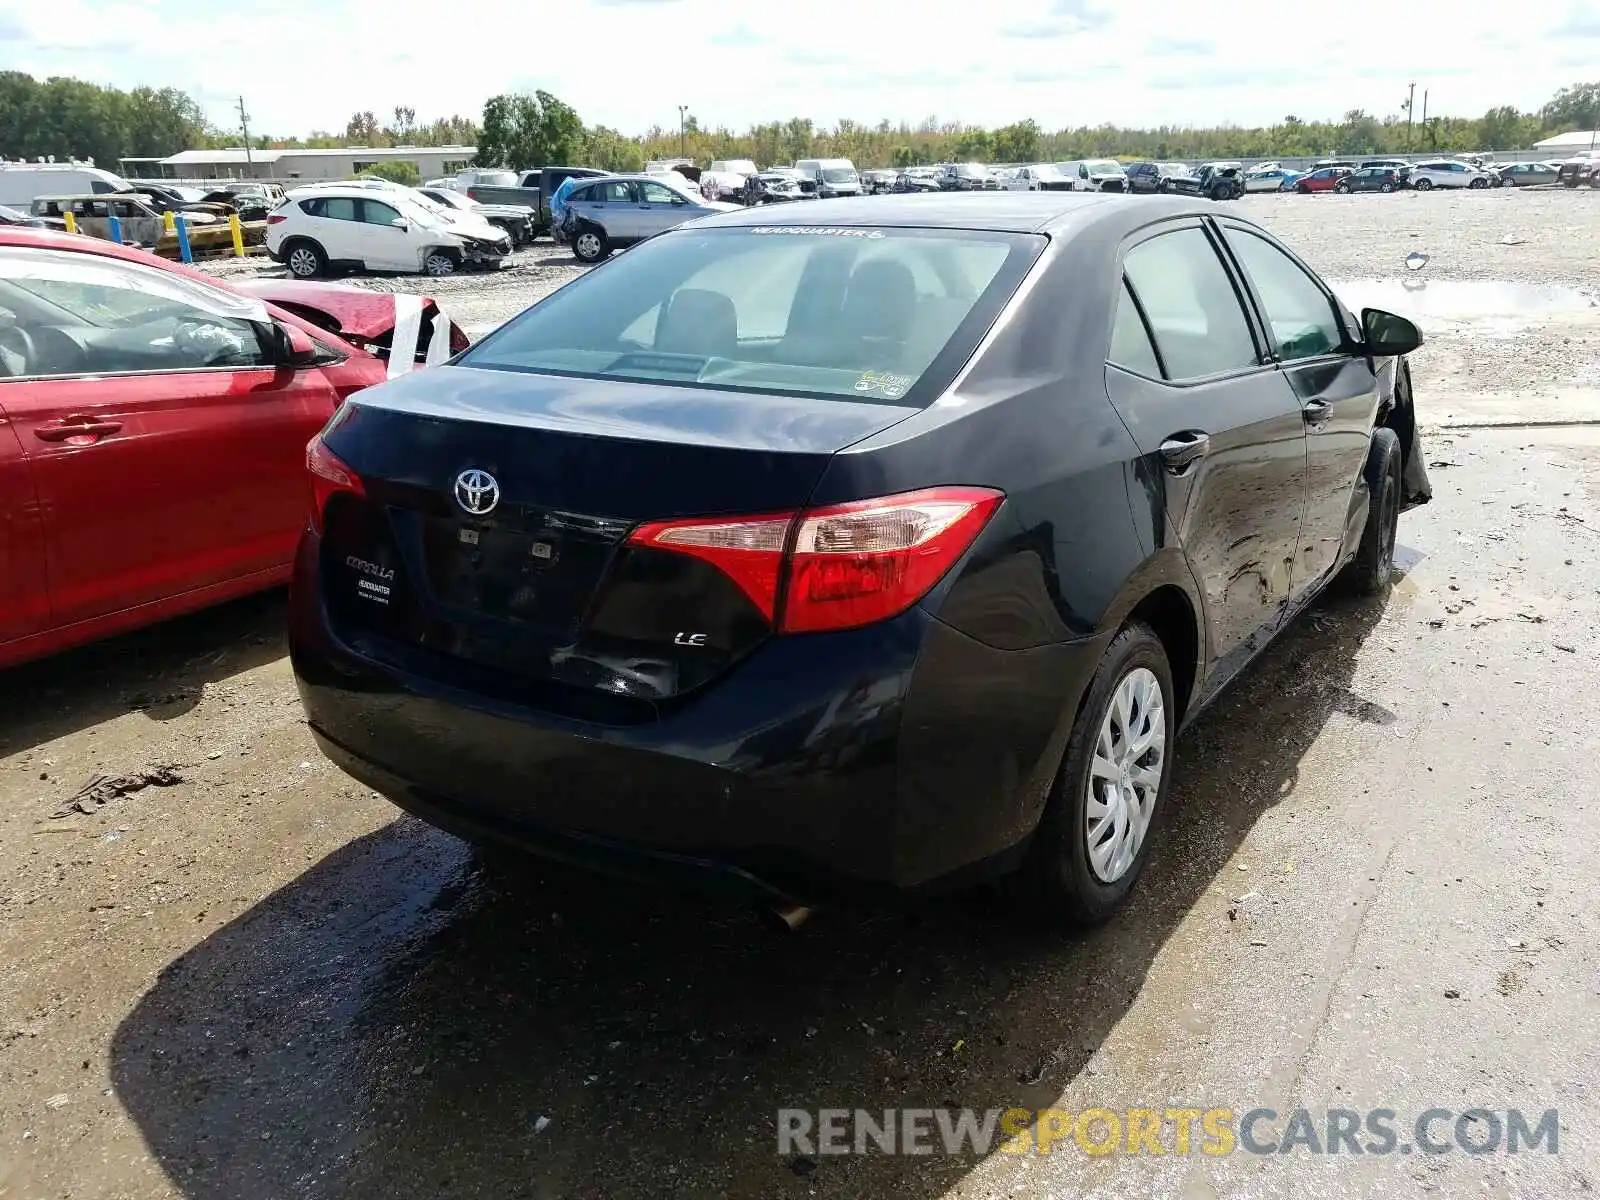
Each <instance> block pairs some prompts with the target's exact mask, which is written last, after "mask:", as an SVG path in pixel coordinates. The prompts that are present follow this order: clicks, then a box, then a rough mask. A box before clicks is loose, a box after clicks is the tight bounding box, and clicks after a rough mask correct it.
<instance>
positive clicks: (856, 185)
mask: <svg viewBox="0 0 1600 1200" xmlns="http://www.w3.org/2000/svg"><path fill="white" fill-rule="evenodd" d="M794 169H795V170H796V171H799V172H800V174H801V175H803V176H805V177H806V178H807V179H810V180H812V181H814V182H815V183H816V185H817V196H818V197H819V198H820V199H823V200H826V199H828V198H829V197H830V196H859V195H861V173H860V172H859V171H857V170H856V165H855V163H853V162H851V161H850V160H849V159H848V158H802V159H800V160H799V161H798V162H796V163H795V164H794Z"/></svg>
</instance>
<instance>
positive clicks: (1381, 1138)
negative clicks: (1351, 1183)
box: [778, 1108, 1561, 1157]
mask: <svg viewBox="0 0 1600 1200" xmlns="http://www.w3.org/2000/svg"><path fill="white" fill-rule="evenodd" d="M1560 1130H1561V1119H1560V1116H1559V1114H1558V1113H1557V1111H1556V1110H1555V1109H1553V1108H1551V1109H1546V1110H1545V1111H1544V1112H1542V1113H1538V1114H1533V1113H1524V1112H1523V1111H1522V1110H1521V1109H1515V1108H1511V1109H1491V1108H1471V1109H1464V1110H1453V1109H1447V1108H1429V1109H1424V1110H1423V1111H1422V1112H1420V1113H1417V1114H1416V1115H1415V1116H1402V1115H1401V1114H1399V1113H1398V1112H1396V1111H1395V1110H1394V1109H1392V1108H1373V1109H1367V1110H1365V1111H1358V1110H1357V1109H1353V1108H1328V1109H1306V1108H1297V1109H1294V1110H1292V1111H1289V1112H1284V1113H1279V1112H1277V1111H1276V1110H1274V1109H1270V1108H1250V1109H1245V1110H1243V1111H1240V1110H1237V1109H1233V1108H1128V1109H1116V1110H1113V1109H1109V1108H1086V1109H1083V1110H1081V1111H1079V1112H1073V1111H1071V1110H1068V1109H1060V1108H1041V1109H1028V1108H1006V1109H1000V1108H991V1109H986V1110H981V1111H980V1110H978V1109H971V1108H900V1109H894V1108H888V1109H878V1110H869V1109H864V1108H857V1109H848V1108H822V1109H815V1110H812V1109H801V1108H784V1109H779V1110H778V1153H779V1154H784V1155H791V1154H806V1155H827V1154H908V1155H929V1154H940V1153H942V1154H946V1155H952V1156H954V1155H977V1156H982V1155H986V1154H989V1153H991V1152H998V1153H1001V1154H1051V1153H1081V1154H1092V1155H1111V1154H1145V1155H1163V1154H1172V1155H1187V1154H1207V1155H1213V1156H1220V1155H1227V1154H1237V1153H1240V1152H1243V1153H1246V1154H1261V1155H1268V1154H1334V1155H1360V1156H1374V1157H1383V1156H1386V1155H1408V1154H1435V1155H1436V1154H1474V1155H1482V1154H1526V1153H1541V1154H1557V1153H1559V1152H1560Z"/></svg>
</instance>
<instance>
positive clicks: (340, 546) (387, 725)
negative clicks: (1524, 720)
mask: <svg viewBox="0 0 1600 1200" xmlns="http://www.w3.org/2000/svg"><path fill="white" fill-rule="evenodd" d="M782 218H783V219H784V220H785V221H787V222H788V223H786V224H780V223H777V222H775V221H774V220H773V215H772V213H771V211H770V210H767V211H760V210H750V211H744V212H738V213H729V214H725V215H721V216H718V217H714V218H711V219H708V220H705V221H701V222H696V223H694V224H692V225H687V226H684V227H681V228H679V229H676V230H673V231H671V232H668V233H666V234H663V235H662V236H659V237H656V238H653V239H651V240H649V241H647V242H645V243H643V244H642V245H640V246H638V247H637V248H636V249H633V250H630V251H629V252H628V253H627V254H624V255H620V256H618V257H617V258H615V259H614V260H612V261H610V262H608V263H606V264H605V265H603V266H601V267H599V268H598V269H596V270H593V271H591V272H589V273H588V274H586V275H584V276H582V277H580V278H578V279H577V280H575V281H573V282H572V283H569V284H567V285H566V286H565V287H563V288H561V289H560V290H559V291H557V292H555V293H554V294H552V295H551V296H549V297H548V298H546V299H545V300H543V301H541V302H539V303H538V304H536V305H534V306H533V307H532V308H530V309H528V310H527V311H526V312H524V313H522V314H521V315H520V316H518V317H516V318H515V319H513V320H511V321H510V322H508V323H507V324H506V325H504V326H503V327H502V328H500V329H499V330H497V331H496V332H494V333H492V334H490V335H489V336H487V337H485V338H484V339H482V340H481V341H479V342H478V343H477V344H476V345H475V346H473V347H472V348H471V349H469V350H467V351H465V352H464V353H462V354H460V355H458V356H456V357H455V358H454V359H452V360H451V361H450V362H449V364H447V365H444V366H441V367H437V368H433V369H430V370H426V371H417V372H413V373H411V374H408V375H403V376H401V377H399V378H397V379H394V380H391V381H390V382H389V383H387V384H384V385H382V386H379V387H376V388H372V389H369V390H367V391H363V392H361V393H359V394H358V395H356V396H354V397H353V398H352V399H351V400H350V402H348V403H347V404H346V405H345V406H344V407H343V408H342V409H341V410H340V411H339V412H338V413H337V415H336V416H335V417H334V418H333V420H332V421H331V422H330V423H329V425H328V426H327V428H326V429H325V430H324V431H323V433H322V434H321V435H320V436H319V437H318V438H316V439H315V440H314V441H313V442H312V444H311V445H310V447H308V466H309V469H310V475H311V481H312V489H313V492H314V505H315V510H314V512H313V514H312V519H311V524H310V528H309V530H308V532H307V533H306V535H305V538H304V540H303V542H302V543H301V545H300V549H299V555H298V560H297V562H296V566H295V576H294V588H293V602H292V608H293V616H292V648H293V659H294V667H295V671H296V675H297V677H298V681H299V687H300V693H301V696H302V697H303V700H304V703H305V707H306V712H307V714H308V717H309V720H310V725H311V728H312V730H313V732H314V733H315V735H316V737H317V739H318V741H319V742H320V743H321V745H322V747H323V749H324V750H325V751H326V753H327V754H328V755H329V757H331V758H332V759H333V760H334V761H335V762H336V763H337V764H338V765H339V766H341V767H342V768H343V769H344V770H346V771H347V772H349V773H350V774H351V775H353V776H355V777H356V778H357V779H360V780H362V781H363V782H365V783H367V784H369V785H370V786H372V787H374V788H376V789H378V790H379V791H381V792H382V793H383V794H385V795H387V796H389V797H390V798H391V799H393V800H394V801H395V802H396V803H397V804H399V805H401V806H403V807H404V808H406V809H409V810H411V811H412V812H415V813H417V814H419V815H421V816H422V817H423V818H424V819H426V820H428V821H431V822H434V823H435V824H437V825H440V826H442V827H444V828H446V829H450V830H453V831H456V832H459V833H461V834H463V835H465V836H467V837H469V838H473V839H477V840H484V841H501V842H509V843H512V844H516V845H520V846H523V847H526V848H528V849H530V850H535V851H539V852H542V853H545V854H549V855H554V856H557V857H563V858H567V859H572V860H580V861H584V862H589V863H592V864H595V865H597V866H609V867H612V868H615V869H618V870H622V871H624V872H644V873H650V872H662V873H667V874H676V873H680V872H681V873H687V874H689V875H692V876H695V877H697V878H701V879H705V880H712V879H717V880H720V881H722V882H725V883H730V884H733V885H735V886H736V887H738V888H740V889H742V890H745V891H747V892H749V893H751V894H753V895H754V896H757V897H762V898H764V899H765V900H767V901H770V902H771V903H773V904H774V905H781V904H785V903H794V902H805V903H809V902H813V901H823V900H829V899H838V898H845V897H851V896H862V897H870V896H871V895H873V894H874V893H878V894H885V893H887V894H903V893H907V892H915V891H920V890H923V889H927V888H931V887H934V886H936V885H950V884H952V883H956V882H958V881H961V880H964V879H969V878H972V877H973V876H975V875H981V874H984V873H988V872H996V871H1013V872H1015V873H1016V875H1017V881H1018V884H1019V886H1021V887H1022V888H1024V889H1025V890H1026V891H1027V892H1029V893H1030V894H1031V895H1032V896H1033V897H1034V898H1035V899H1036V900H1037V901H1038V902H1039V903H1041V904H1043V905H1046V906H1048V907H1049V908H1050V909H1051V910H1053V911H1055V912H1058V913H1060V914H1061V915H1062V916H1063V917H1066V918H1069V919H1073V920H1076V921H1080V922H1083V921H1093V920H1097V919H1100V918H1103V917H1105V916H1106V915H1108V914H1109V913H1110V912H1111V910H1112V909H1113V908H1114V906H1115V905H1116V904H1117V902H1118V901H1119V900H1121V899H1122V897H1123V896H1124V895H1125V894H1126V893H1127V891H1128V890H1129V888H1130V887H1131V886H1132V885H1133V882H1134V880H1135V879H1136V877H1137V876H1138V874H1139V871H1140V868H1141V866H1142V864H1143V862H1144V860H1145V857H1146V855H1147V853H1148V850H1149V847H1150V844H1151V842H1150V838H1149V837H1148V836H1147V835H1148V834H1149V831H1150V830H1151V829H1152V828H1153V826H1154V825H1155V823H1156V821H1157V819H1158V817H1159V816H1160V813H1161V807H1162V800H1163V795H1164V792H1165V791H1166V788H1167V783H1168V779H1169V778H1170V773H1171V767H1172V758H1173V741H1174V735H1175V734H1176V732H1177V731H1178V730H1179V728H1180V727H1181V726H1182V724H1183V723H1184V722H1185V721H1186V720H1187V719H1188V718H1190V717H1192V716H1193V715H1194V714H1195V713H1196V712H1197V711H1198V710H1199V709H1200V708H1201V707H1202V706H1203V705H1205V704H1206V702H1207V701H1208V700H1210V699H1211V698H1212V697H1213V696H1214V695H1215V694H1216V693H1217V691H1218V689H1219V688H1220V687H1222V685H1223V684H1225V683H1226V682H1227V681H1228V680H1229V679H1230V678H1231V677H1232V676H1234V675H1235V674H1236V673H1237V672H1238V671H1239V669H1240V668H1241V667H1243V666H1244V665H1245V664H1246V663H1247V662H1248V661H1249V660H1250V659H1251V658H1252V657H1253V656H1254V655H1255V654H1256V653H1258V652H1259V651H1260V650H1261V648H1262V647H1263V646H1265V645H1266V644H1267V643H1268V641H1269V640H1270V639H1271V637H1272V636H1273V635H1274V634H1275V633H1276V632H1277V631H1279V630H1281V629H1282V628H1283V627H1284V624H1285V623H1286V622H1287V621H1289V620H1290V619H1291V618H1292V617H1293V616H1294V615H1295V613H1296V612H1297V610H1299V609H1300V608H1302V607H1303V606H1304V605H1305V604H1306V603H1307V602H1308V601H1309V600H1310V599H1311V598H1312V597H1313V596H1314V595H1316V593H1317V592H1318V591H1319V590H1321V589H1322V588H1323V587H1324V586H1325V585H1326V584H1328V583H1329V582H1330V581H1331V580H1334V579H1335V578H1339V579H1342V580H1343V581H1344V582H1345V583H1347V584H1348V585H1349V586H1351V587H1352V588H1354V589H1355V590H1358V591H1361V592H1367V593H1381V592H1382V591H1383V590H1384V589H1385V588H1386V587H1387V586H1388V579H1389V574H1390V564H1391V556H1392V551H1393V546H1394V539H1395V528H1396V518H1397V514H1398V513H1399V512H1400V510H1401V509H1402V508H1403V507H1405V506H1407V504H1408V502H1411V501H1414V500H1416V499H1418V497H1416V496H1408V495H1407V494H1406V488H1405V485H1404V483H1403V482H1402V481H1403V479H1404V478H1405V475H1404V468H1405V462H1404V459H1405V456H1406V454H1407V453H1408V447H1409V445H1410V444H1411V439H1410V438H1409V436H1407V437H1400V436H1397V434H1396V432H1395V430H1396V429H1397V428H1398V429H1400V430H1401V431H1402V432H1403V433H1404V432H1408V431H1409V430H1410V428H1411V420H1412V406H1411V400H1410V393H1409V374H1408V372H1407V370H1406V368H1405V365H1404V360H1403V357H1402V356H1403V355H1405V354H1406V353H1408V352H1409V351H1411V350H1412V349H1414V348H1415V347H1416V346H1417V345H1418V344H1419V342H1420V334H1419V333H1418V331H1417V329H1416V327H1415V326H1414V325H1412V324H1411V323H1410V322H1409V321H1407V320H1405V319H1404V318H1401V317H1397V316H1394V315H1391V314H1388V313H1384V312H1380V311H1376V310H1366V311H1365V312H1364V313H1363V314H1362V315H1361V317H1360V318H1357V317H1356V316H1354V315H1353V314H1352V313H1351V312H1350V311H1348V310H1347V309H1346V308H1345V307H1344V305H1342V304H1341V303H1340V302H1339V301H1338V300H1337V299H1336V298H1335V296H1334V294H1333V293H1332V292H1331V291H1330V290H1329V289H1328V288H1327V287H1326V286H1325V285H1324V284H1323V282H1322V281H1321V280H1320V279H1319V278H1318V277H1317V275H1316V274H1315V273H1313V272H1312V271H1311V270H1310V269H1309V268H1307V267H1306V266H1305V265H1304V264H1303V263H1302V262H1301V261H1300V260H1299V259H1297V258H1296V257H1295V256H1294V254H1293V253H1292V252H1290V251H1289V250H1287V249H1286V248H1285V247H1283V246H1282V245H1281V244H1280V243H1279V242H1277V241H1276V240H1275V239H1274V238H1272V237H1271V236H1269V235H1268V234H1267V233H1265V232H1263V231H1262V230H1261V229H1260V228H1258V227H1257V226H1255V225H1253V224H1251V223H1249V222H1248V221H1246V220H1243V219H1241V218H1239V217H1236V216H1233V215H1232V214H1226V215H1224V214H1220V213H1219V212H1218V210H1217V209H1216V208H1215V207H1213V206H1210V205H1207V204H1205V203H1203V202H1200V201H1195V200H1185V199H1177V198H1161V197H1150V198H1141V197H1124V196H1105V195H1099V194H1082V195H1079V194H1070V193H1066V194H1064V193H1053V192H1051V193H1022V192H1010V193H1005V194H1002V195H991V194H984V195H971V194H951V195H938V196H901V197H894V198H883V197H876V198H872V199H867V200H848V199H847V200H839V201H832V202H829V203H828V204H816V205H793V206H790V207H788V208H786V209H785V210H784V212H783V214H782ZM1241 769H1245V768H1241Z"/></svg>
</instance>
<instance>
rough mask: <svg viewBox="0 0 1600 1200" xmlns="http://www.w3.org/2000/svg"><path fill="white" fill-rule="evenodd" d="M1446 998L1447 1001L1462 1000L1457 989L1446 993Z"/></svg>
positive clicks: (1450, 989)
mask: <svg viewBox="0 0 1600 1200" xmlns="http://www.w3.org/2000/svg"><path fill="white" fill-rule="evenodd" d="M1444 998H1445V999H1446V1000H1459V999H1461V993H1460V992H1458V991H1456V989H1455V988H1448V989H1446V991H1445V994H1444Z"/></svg>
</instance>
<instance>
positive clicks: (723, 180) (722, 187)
mask: <svg viewBox="0 0 1600 1200" xmlns="http://www.w3.org/2000/svg"><path fill="white" fill-rule="evenodd" d="M756 171H757V168H756V164H755V163H754V162H752V161H751V160H750V159H748V158H718V159H713V160H712V163H711V165H710V166H709V167H707V168H706V169H705V170H704V171H702V172H701V173H700V194H701V195H702V196H704V197H705V198H706V199H707V200H728V201H736V200H738V199H739V197H740V196H741V195H742V194H743V193H744V181H745V180H746V179H748V178H749V177H750V176H751V175H754V174H756Z"/></svg>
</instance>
